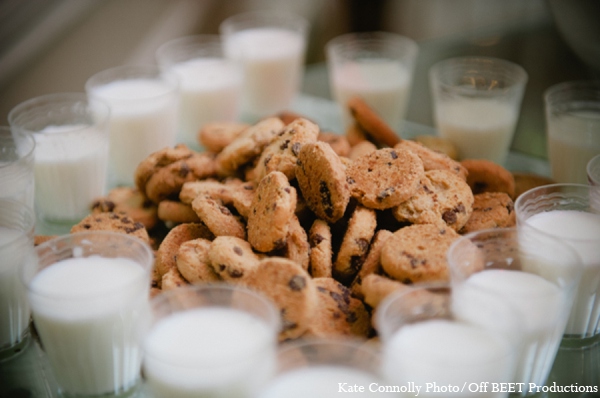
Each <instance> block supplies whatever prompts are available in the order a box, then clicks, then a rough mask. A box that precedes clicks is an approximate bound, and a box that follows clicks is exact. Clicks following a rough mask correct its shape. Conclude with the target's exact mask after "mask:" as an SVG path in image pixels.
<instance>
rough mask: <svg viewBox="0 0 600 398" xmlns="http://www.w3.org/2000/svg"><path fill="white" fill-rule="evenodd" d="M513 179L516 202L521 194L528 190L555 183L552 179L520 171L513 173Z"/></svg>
mask: <svg viewBox="0 0 600 398" xmlns="http://www.w3.org/2000/svg"><path fill="white" fill-rule="evenodd" d="M512 175H513V178H514V179H515V195H514V199H515V200H516V199H517V198H518V197H519V195H521V194H522V193H523V192H527V191H529V190H530V189H533V188H536V187H541V186H542V185H549V184H554V183H555V181H554V180H553V179H552V178H549V177H544V176H541V175H539V174H534V173H527V172H522V171H513V173H512Z"/></svg>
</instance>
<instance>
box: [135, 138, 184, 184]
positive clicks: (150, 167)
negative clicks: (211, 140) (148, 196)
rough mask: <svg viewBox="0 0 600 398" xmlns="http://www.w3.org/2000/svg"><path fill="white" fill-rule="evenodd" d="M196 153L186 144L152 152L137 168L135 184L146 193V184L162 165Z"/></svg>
mask: <svg viewBox="0 0 600 398" xmlns="http://www.w3.org/2000/svg"><path fill="white" fill-rule="evenodd" d="M193 154H194V151H192V150H191V149H190V148H188V147H187V146H186V145H184V144H179V145H176V146H175V147H173V148H171V147H167V148H163V149H161V150H158V151H156V152H153V153H151V154H150V155H149V156H148V157H146V158H145V159H144V160H142V161H141V162H140V164H139V165H138V167H137V168H136V169H135V173H134V180H135V186H136V187H137V188H138V189H139V190H140V192H142V194H145V193H146V184H147V183H148V180H149V179H150V177H152V176H153V175H154V173H156V171H157V170H159V169H160V168H162V167H165V166H168V165H170V164H171V163H174V162H176V161H178V160H182V159H188V158H190V157H191V156H192V155H193Z"/></svg>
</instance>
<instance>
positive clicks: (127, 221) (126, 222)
mask: <svg viewBox="0 0 600 398" xmlns="http://www.w3.org/2000/svg"><path fill="white" fill-rule="evenodd" d="M121 221H123V222H124V223H125V224H131V223H132V222H133V221H131V219H130V218H129V217H123V218H122V219H121Z"/></svg>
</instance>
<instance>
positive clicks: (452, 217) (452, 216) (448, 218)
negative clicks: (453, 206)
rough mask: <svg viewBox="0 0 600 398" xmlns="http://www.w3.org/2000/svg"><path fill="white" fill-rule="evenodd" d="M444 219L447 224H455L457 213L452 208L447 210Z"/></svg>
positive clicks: (443, 215)
mask: <svg viewBox="0 0 600 398" xmlns="http://www.w3.org/2000/svg"><path fill="white" fill-rule="evenodd" d="M442 219H443V220H444V221H445V222H446V224H454V223H455V222H456V219H457V217H456V213H455V212H454V211H452V210H447V211H445V212H444V214H442Z"/></svg>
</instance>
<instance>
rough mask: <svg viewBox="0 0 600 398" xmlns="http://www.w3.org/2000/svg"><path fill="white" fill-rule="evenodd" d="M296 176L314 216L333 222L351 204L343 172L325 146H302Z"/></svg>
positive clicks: (334, 154) (321, 143) (309, 144)
mask: <svg viewBox="0 0 600 398" xmlns="http://www.w3.org/2000/svg"><path fill="white" fill-rule="evenodd" d="M295 175H296V179H297V180H298V186H299V187H300V191H301V192H302V196H303V198H304V199H305V200H306V203H307V205H308V207H309V208H310V209H311V210H312V211H313V212H314V213H315V214H316V215H317V217H319V218H321V219H323V220H325V221H328V222H330V223H334V222H336V221H337V220H339V219H340V218H341V217H342V216H343V215H344V212H345V211H346V206H347V205H348V202H349V201H350V189H349V188H348V183H347V182H346V170H345V167H344V165H343V164H342V162H341V160H340V158H339V157H338V155H337V154H336V153H335V152H334V151H333V149H332V148H331V147H330V146H329V145H328V144H327V143H324V142H313V143H308V144H305V145H304V146H303V147H302V149H301V150H300V152H299V153H298V159H297V161H296V171H295Z"/></svg>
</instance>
